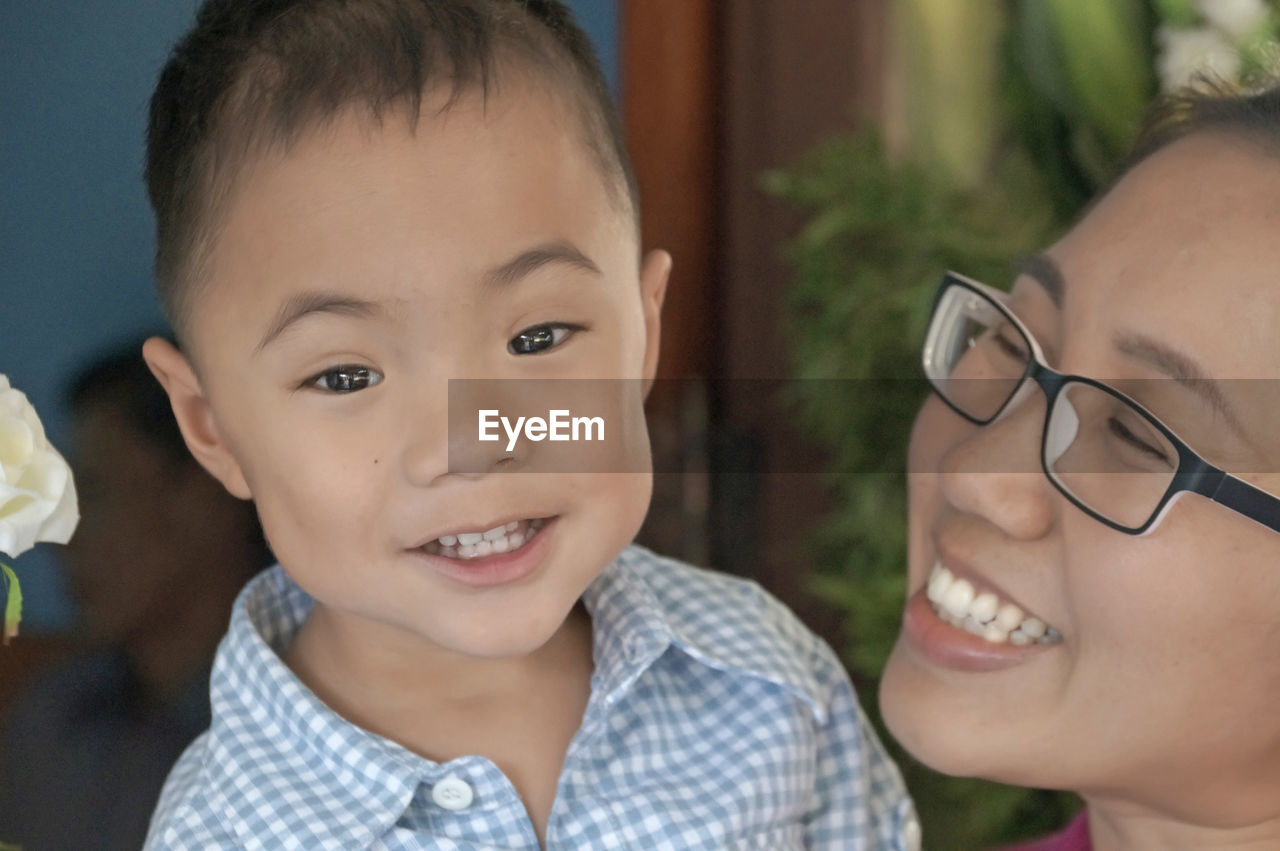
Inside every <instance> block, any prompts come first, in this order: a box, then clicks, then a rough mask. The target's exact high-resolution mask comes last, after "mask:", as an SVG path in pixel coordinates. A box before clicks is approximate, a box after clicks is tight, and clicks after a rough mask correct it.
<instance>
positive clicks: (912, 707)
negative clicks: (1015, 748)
mask: <svg viewBox="0 0 1280 851" xmlns="http://www.w3.org/2000/svg"><path fill="white" fill-rule="evenodd" d="M908 656H909V653H908V652H907V651H905V650H904V649H903V647H902V646H901V641H900V642H899V645H898V646H897V647H895V648H894V651H893V654H892V655H891V656H890V657H889V662H888V664H887V666H886V667H885V670H884V675H883V676H882V678H881V680H880V710H881V712H882V713H883V716H884V722H885V726H887V727H888V729H889V732H890V734H891V735H892V736H893V737H894V739H895V740H897V742H898V743H899V744H900V745H902V746H903V747H904V748H905V749H906V750H907V752H908V753H910V754H911V756H912V757H914V758H915V759H916V760H917V761H918V762H921V763H923V764H924V765H926V766H928V767H929V768H931V769H933V770H934V771H937V772H939V773H941V774H947V775H951V776H954V777H973V778H978V779H982V780H991V781H994V782H998V783H1012V784H1022V785H1032V786H1037V787H1039V788H1043V786H1044V783H1043V779H1041V778H1028V777H1019V775H1022V774H1023V772H1022V771H1020V770H1019V766H1017V763H1018V762H1019V761H1020V760H1019V758H1018V754H1016V753H1015V754H1012V757H1011V756H1010V754H1008V753H1007V751H1008V750H1009V748H1007V747H1006V746H1005V742H1004V741H1003V737H1001V736H998V735H993V733H994V731H992V730H990V729H989V728H987V725H984V724H979V723H974V720H975V719H974V718H972V717H969V716H970V713H972V712H974V711H978V712H981V708H980V707H974V706H973V705H972V704H971V703H970V701H968V700H966V699H965V698H964V697H962V696H960V695H956V694H954V693H949V692H948V691H947V690H946V687H945V686H944V685H942V684H941V683H939V682H938V681H937V680H936V679H935V678H934V677H932V676H931V675H930V674H929V672H927V671H924V670H922V669H920V668H919V667H918V665H917V663H916V662H915V661H913V660H912V659H910V658H907V657H908ZM1010 762H1012V763H1014V765H1012V766H1011V765H1010V764H1009V763H1010Z"/></svg>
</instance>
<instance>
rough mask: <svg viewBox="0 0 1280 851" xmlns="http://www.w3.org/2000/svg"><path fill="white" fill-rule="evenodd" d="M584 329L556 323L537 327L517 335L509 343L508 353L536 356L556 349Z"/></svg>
mask: <svg viewBox="0 0 1280 851" xmlns="http://www.w3.org/2000/svg"><path fill="white" fill-rule="evenodd" d="M581 330H582V328H581V327H580V326H577V325H565V324H562V323H554V324H547V325H535V326H533V327H532V328H526V329H524V330H523V331H521V332H520V333H519V334H516V335H515V336H514V337H512V338H511V340H510V341H508V343H507V351H509V352H511V354H513V355H536V354H540V353H542V352H545V351H549V350H551V349H554V348H555V347H556V346H558V345H560V344H561V343H563V342H564V341H565V340H566V339H568V338H569V336H570V335H572V334H574V333H575V332H577V331H581Z"/></svg>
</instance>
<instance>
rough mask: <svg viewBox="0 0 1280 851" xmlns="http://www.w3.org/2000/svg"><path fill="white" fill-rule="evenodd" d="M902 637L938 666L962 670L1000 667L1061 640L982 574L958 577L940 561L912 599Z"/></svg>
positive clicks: (1054, 645)
mask: <svg viewBox="0 0 1280 851" xmlns="http://www.w3.org/2000/svg"><path fill="white" fill-rule="evenodd" d="M902 634H903V638H904V639H905V640H906V642H907V643H908V644H910V645H911V646H912V647H913V648H914V649H915V650H917V651H918V652H919V653H920V654H922V655H923V656H924V657H925V658H927V659H929V660H930V661H932V662H933V663H934V664H937V665H940V666H942V667H944V668H951V669H954V670H958V671H996V670H1000V669H1003V668H1009V667H1013V666H1016V665H1020V664H1022V663H1023V662H1026V661H1027V660H1028V659H1030V658H1031V657H1033V656H1037V655H1039V654H1040V653H1042V652H1045V651H1048V650H1051V649H1053V648H1054V647H1056V646H1059V645H1061V644H1062V641H1063V638H1062V634H1061V633H1060V632H1059V631H1058V630H1057V629H1055V628H1054V627H1052V626H1050V625H1049V624H1048V623H1046V622H1045V620H1044V619H1043V618H1041V617H1039V616H1038V615H1036V614H1034V613H1031V612H1029V611H1027V610H1026V609H1025V608H1024V607H1023V606H1021V605H1020V604H1018V603H1016V602H1014V601H1013V600H1010V599H1007V598H1006V597H1005V596H1004V595H1003V593H1002V592H1001V591H999V590H997V589H996V588H993V587H989V586H987V584H986V583H984V582H981V581H980V580H979V579H977V578H971V577H967V576H957V575H956V574H955V573H954V572H953V571H952V570H951V569H949V568H947V567H946V566H944V565H943V564H942V562H941V561H935V562H934V565H933V569H932V570H931V571H930V573H929V581H928V583H927V584H926V585H925V587H923V588H920V589H919V590H917V591H916V593H914V594H912V595H911V598H910V599H909V600H907V608H906V612H905V613H904V615H903V620H902Z"/></svg>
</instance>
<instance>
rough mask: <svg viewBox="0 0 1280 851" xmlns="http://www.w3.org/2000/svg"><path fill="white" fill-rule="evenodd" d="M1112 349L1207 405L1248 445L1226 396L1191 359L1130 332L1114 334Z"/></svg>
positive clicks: (1242, 429) (1220, 387)
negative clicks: (1136, 361)
mask: <svg viewBox="0 0 1280 851" xmlns="http://www.w3.org/2000/svg"><path fill="white" fill-rule="evenodd" d="M1113 345H1114V346H1115V347H1116V350H1117V351H1119V352H1120V353H1121V354H1124V355H1128V356H1129V357H1131V358H1133V359H1134V360H1139V361H1142V362H1143V363H1145V364H1147V365H1148V366H1150V367H1152V368H1153V369H1155V370H1157V371H1158V372H1163V373H1164V374H1165V375H1167V376H1169V377H1170V378H1172V379H1173V380H1174V381H1176V382H1177V383H1178V384H1180V385H1182V386H1183V387H1186V388H1187V389H1189V390H1191V392H1193V393H1195V394H1196V395H1197V396H1199V397H1200V398H1201V399H1203V400H1204V401H1206V402H1208V403H1209V406H1210V407H1212V408H1213V409H1214V411H1216V412H1217V413H1218V415H1219V416H1221V417H1222V418H1223V419H1224V420H1226V422H1227V424H1228V425H1229V426H1231V428H1232V430H1234V431H1235V432H1236V435H1237V436H1238V437H1240V438H1241V439H1242V440H1245V441H1246V442H1247V441H1248V437H1247V435H1245V433H1244V428H1243V426H1242V425H1241V424H1240V419H1239V417H1237V416H1236V414H1235V410H1234V409H1233V408H1232V407H1231V403H1230V402H1229V401H1228V400H1227V394H1226V393H1224V392H1222V385H1221V384H1219V383H1218V382H1217V381H1215V380H1214V379H1212V378H1210V377H1209V376H1208V374H1207V373H1206V372H1205V371H1204V370H1203V369H1201V368H1200V366H1199V365H1198V364H1197V363H1196V362H1195V361H1194V360H1193V359H1191V358H1190V357H1188V356H1187V355H1185V354H1183V353H1182V352H1179V351H1176V350H1174V349H1171V348H1169V347H1168V346H1166V345H1164V344H1163V343H1158V342H1156V341H1155V340H1153V339H1151V338H1150V337H1146V336H1143V335H1142V334H1135V333H1132V332H1129V333H1125V332H1121V333H1119V334H1117V335H1116V337H1115V339H1114V340H1113Z"/></svg>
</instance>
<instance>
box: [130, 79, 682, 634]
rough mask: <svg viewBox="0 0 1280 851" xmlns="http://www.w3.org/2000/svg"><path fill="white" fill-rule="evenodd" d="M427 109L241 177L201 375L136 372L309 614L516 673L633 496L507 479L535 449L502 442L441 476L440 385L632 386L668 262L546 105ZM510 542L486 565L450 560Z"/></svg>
mask: <svg viewBox="0 0 1280 851" xmlns="http://www.w3.org/2000/svg"><path fill="white" fill-rule="evenodd" d="M440 103H441V101H438V100H434V99H433V98H430V97H428V98H427V99H426V100H425V102H424V108H423V111H422V117H421V119H420V121H419V122H418V124H417V127H416V130H415V131H412V132H411V131H410V129H409V127H408V122H407V121H406V120H404V118H403V116H400V115H391V116H388V117H386V118H385V119H384V121H383V122H382V125H381V126H377V125H374V124H372V123H371V122H369V121H368V120H366V119H364V118H362V117H356V116H354V115H344V116H341V117H340V118H339V119H337V120H336V121H335V122H334V123H333V124H332V125H330V126H326V127H324V128H321V129H318V130H314V131H312V132H310V133H309V134H308V135H306V136H305V137H304V138H303V139H302V140H301V141H300V142H299V143H298V144H297V145H295V146H294V147H293V148H291V149H290V150H289V151H288V153H287V154H285V155H283V156H277V157H270V158H267V159H264V160H263V161H261V162H259V163H257V164H256V165H255V166H253V167H251V169H250V170H249V171H248V172H247V173H246V174H245V175H244V177H243V178H242V179H241V180H240V181H239V182H238V184H237V186H236V188H235V191H234V195H233V197H232V201H231V204H230V207H229V209H228V210H227V212H226V214H225V219H224V221H223V227H222V229H221V230H220V232H219V236H218V241H217V244H216V245H215V247H214V249H213V255H212V262H211V264H210V268H209V286H208V287H207V288H206V289H204V290H202V291H201V294H200V295H199V297H198V299H197V302H196V305H195V309H194V312H193V315H192V317H191V319H190V323H189V330H188V340H189V350H190V352H191V355H192V359H193V362H194V364H196V365H197V366H198V369H199V373H198V376H197V375H196V373H195V372H194V371H193V370H191V369H190V366H189V365H188V364H187V363H186V362H185V361H183V360H182V359H181V356H179V355H178V354H177V353H176V352H173V351H171V350H166V349H164V348H163V347H161V346H158V345H157V344H156V343H155V341H153V342H152V343H151V344H149V346H148V357H149V360H150V361H151V363H152V365H153V368H154V369H156V371H157V372H158V373H159V374H161V376H162V380H164V381H165V384H166V387H167V388H168V389H169V392H170V394H171V396H173V398H174V404H175V410H176V411H177V413H178V416H179V421H180V422H181V424H182V426H183V430H184V433H185V434H186V436H187V440H188V443H189V444H190V445H191V446H192V449H193V451H194V452H195V453H196V455H197V457H199V458H200V459H201V461H202V462H203V463H204V464H205V466H206V467H208V468H209V469H210V471H211V472H213V473H214V475H216V476H218V478H219V479H221V481H222V482H223V484H224V485H226V487H227V488H228V489H229V490H230V491H232V492H233V493H235V494H237V495H239V496H242V497H251V498H252V499H254V500H255V502H256V504H257V507H258V511H259V513H260V514H261V517H262V522H263V526H264V528H265V530H266V532H267V536H268V539H269V540H270V543H271V545H272V548H273V550H274V551H275V553H276V555H277V557H278V558H279V559H280V561H281V563H282V564H283V565H284V566H285V567H286V568H287V569H288V571H289V573H290V574H291V575H292V576H293V577H294V579H295V580H296V581H297V582H298V583H299V584H300V585H301V586H302V587H303V588H304V589H305V590H306V591H308V592H309V593H310V594H311V595H312V596H314V597H315V598H316V600H317V603H318V604H319V605H320V606H323V607H324V608H325V610H326V612H327V614H328V615H331V616H332V617H333V618H335V619H338V620H341V621H342V622H343V623H345V624H346V625H347V626H348V627H352V626H356V625H360V627H361V628H365V627H373V628H375V629H376V630H381V631H383V633H384V634H387V635H398V636H399V637H400V638H404V637H409V636H417V637H421V638H425V639H427V640H428V642H429V643H430V644H432V645H435V646H437V647H439V648H440V649H443V650H446V651H450V652H453V653H460V654H464V655H473V656H487V657H497V656H514V655H520V654H523V653H528V652H530V651H532V650H534V649H536V648H537V647H539V646H541V645H542V644H543V643H545V642H546V640H547V639H548V638H549V637H550V636H551V635H552V634H553V633H554V632H555V631H556V630H557V629H558V628H559V626H560V625H561V624H562V623H563V621H564V619H565V617H566V615H567V614H568V612H569V611H570V609H571V608H572V607H573V605H574V603H575V602H576V600H577V599H578V597H579V595H580V594H581V593H582V591H583V590H584V588H585V587H586V586H587V585H588V584H589V583H590V581H591V580H592V579H593V578H594V577H595V576H596V575H597V574H598V573H599V572H600V571H601V570H602V569H603V568H604V567H605V566H606V565H607V564H608V563H609V562H610V561H611V560H612V559H613V558H614V557H615V556H616V555H617V553H618V552H619V551H620V550H621V549H622V548H623V547H624V546H625V545H626V544H627V543H628V542H629V541H630V540H631V538H632V537H633V536H634V535H635V533H636V531H637V530H638V529H639V527H640V524H641V522H642V520H643V517H644V514H645V512H646V510H647V508H648V502H649V497H650V490H651V478H652V477H651V474H650V473H649V472H645V473H643V474H642V473H616V472H611V473H599V472H597V473H555V472H550V473H545V472H544V473H534V472H519V471H518V470H519V468H520V465H521V464H524V463H527V462H528V461H529V458H530V457H531V456H530V453H536V452H537V451H538V448H539V447H545V446H547V444H545V443H539V444H533V443H529V442H528V441H525V442H524V443H523V444H522V447H523V451H524V453H525V454H524V455H521V454H520V453H521V450H517V453H516V455H517V459H516V460H515V461H510V460H507V461H503V460H502V459H503V458H504V457H506V456H505V453H504V452H503V451H502V450H503V449H504V448H505V443H506V441H505V439H504V440H503V441H501V442H499V443H494V444H485V446H492V447H494V448H493V452H492V455H491V456H490V457H489V458H488V460H487V462H486V463H485V464H482V465H481V470H482V471H481V472H477V473H471V472H468V473H465V474H462V473H458V472H451V471H450V461H451V458H450V455H451V452H450V448H451V447H450V438H449V430H448V411H447V402H448V399H449V385H448V380H449V379H451V378H452V379H457V378H486V379H488V378H504V379H537V378H628V379H640V378H652V376H653V374H654V370H655V366H656V360H657V351H658V328H659V319H658V313H659V308H660V307H661V303H662V298H663V294H664V289H665V286H666V278H667V272H668V270H669V263H670V261H669V258H668V257H667V256H666V255H665V254H663V253H661V252H656V253H655V254H653V255H651V256H650V257H649V258H647V259H646V261H645V263H644V264H643V266H642V265H641V264H640V263H639V262H638V251H637V245H636V240H635V235H634V231H635V228H634V223H633V221H632V220H631V218H630V216H629V215H628V214H627V213H625V212H624V211H622V210H621V209H619V205H618V203H617V202H616V200H614V198H613V196H612V195H611V193H610V191H609V189H608V188H607V185H606V183H605V178H604V175H603V173H602V171H601V168H600V166H599V165H598V164H597V161H596V159H595V158H594V156H592V155H591V154H590V152H589V150H588V148H587V147H586V145H585V144H584V143H583V141H582V134H581V132H580V131H579V126H580V125H579V122H578V121H577V120H576V118H575V117H574V116H573V115H571V113H570V112H569V111H568V110H567V109H566V108H564V107H562V106H561V105H560V104H559V103H558V102H557V101H556V100H555V99H554V98H552V97H550V96H549V95H548V94H546V92H545V90H544V89H540V88H536V87H534V86H529V85H523V86H522V85H515V84H512V85H509V86H507V87H505V88H504V89H503V90H502V91H500V92H498V93H496V94H493V95H491V96H490V97H489V98H488V99H487V101H486V100H483V99H482V98H480V97H479V96H478V95H471V96H467V97H464V98H463V99H461V100H460V101H459V102H458V103H456V104H455V105H454V106H453V107H451V108H450V109H449V110H448V111H446V112H444V113H438V107H439V106H440ZM529 252H538V253H535V254H530V253H529ZM513 261H515V262H514V263H513ZM522 261H523V262H522ZM498 270H504V271H505V275H504V276H497V275H495V273H496V272H497V271H498ZM498 277H503V279H502V280H498ZM628 383H629V384H630V385H632V386H638V384H639V382H636V381H632V382H628ZM632 410H633V411H634V412H636V413H637V415H638V416H642V413H639V408H638V405H637V406H635V407H633V409H632ZM544 415H545V413H544ZM633 425H634V423H633ZM454 441H455V444H456V442H457V435H456V434H455V436H454ZM530 447H533V448H530ZM455 448H456V447H455ZM468 460H469V461H470V462H472V463H474V460H475V459H474V458H470V459H468ZM646 462H647V456H646ZM455 469H456V466H455ZM508 469H514V470H517V472H505V471H506V470H508ZM632 469H635V468H634V467H632ZM645 469H646V471H647V463H646V464H645ZM531 520H541V521H542V524H541V527H540V529H535V528H534V527H531V526H530V524H529V523H527V522H526V521H531ZM511 522H516V523H517V524H518V525H517V526H516V527H515V531H514V532H513V533H512V534H510V535H507V536H505V544H504V545H499V546H506V547H507V548H508V549H509V550H510V551H509V552H507V553H505V554H492V555H489V556H487V557H485V558H472V559H464V558H462V557H461V554H460V553H458V554H457V555H456V556H455V557H450V555H449V553H451V552H456V551H457V550H459V549H460V548H461V546H462V545H461V544H460V543H458V544H453V545H452V547H451V548H450V549H445V546H447V545H449V543H450V541H451V538H449V537H448V536H456V535H459V534H460V533H482V532H486V531H489V530H493V529H494V528H495V527H499V526H502V525H503V524H509V523H511ZM534 525H535V526H536V525H537V524H534ZM535 531H536V534H532V535H531V533H533V532H535ZM441 538H443V541H442V540H441ZM521 538H524V539H525V540H524V541H522V540H521Z"/></svg>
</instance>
